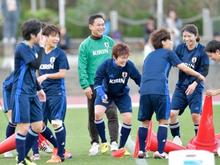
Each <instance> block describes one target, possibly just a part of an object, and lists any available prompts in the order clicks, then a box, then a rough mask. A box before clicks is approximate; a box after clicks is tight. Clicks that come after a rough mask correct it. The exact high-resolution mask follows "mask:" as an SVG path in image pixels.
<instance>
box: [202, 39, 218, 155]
mask: <svg viewBox="0 0 220 165" xmlns="http://www.w3.org/2000/svg"><path fill="white" fill-rule="evenodd" d="M205 51H206V52H207V54H208V57H209V58H210V59H211V60H213V61H216V62H219V61H220V42H219V41H216V40H212V41H210V42H209V43H208V44H207V45H206V47H205ZM219 94H220V89H208V90H207V91H206V95H209V96H216V95H219ZM219 151H220V148H219Z"/></svg>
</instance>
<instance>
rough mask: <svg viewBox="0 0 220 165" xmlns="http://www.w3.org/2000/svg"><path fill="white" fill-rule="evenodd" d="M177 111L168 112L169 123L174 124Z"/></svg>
mask: <svg viewBox="0 0 220 165" xmlns="http://www.w3.org/2000/svg"><path fill="white" fill-rule="evenodd" d="M178 114H179V111H176V110H171V111H170V122H171V123H175V122H176V120H177V117H178Z"/></svg>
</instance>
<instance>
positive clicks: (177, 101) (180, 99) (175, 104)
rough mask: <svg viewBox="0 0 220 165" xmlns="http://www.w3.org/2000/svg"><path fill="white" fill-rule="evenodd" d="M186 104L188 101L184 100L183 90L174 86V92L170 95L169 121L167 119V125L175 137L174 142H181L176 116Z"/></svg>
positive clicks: (182, 110)
mask: <svg viewBox="0 0 220 165" xmlns="http://www.w3.org/2000/svg"><path fill="white" fill-rule="evenodd" d="M187 105H188V102H187V100H186V94H185V90H184V89H181V88H179V87H176V89H175V91H174V94H173V96H172V101H171V111H170V121H169V127H170V131H171V134H172V136H173V138H174V139H177V140H174V142H175V141H179V142H181V140H180V123H179V121H178V116H179V115H181V114H182V113H183V112H184V110H185V108H186V106H187ZM181 143H182V142H181ZM181 143H179V144H181Z"/></svg>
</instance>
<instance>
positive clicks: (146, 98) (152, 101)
mask: <svg viewBox="0 0 220 165" xmlns="http://www.w3.org/2000/svg"><path fill="white" fill-rule="evenodd" d="M154 112H155V113H156V119H157V121H159V120H161V119H165V120H168V119H169V117H170V97H169V96H168V95H157V94H147V95H142V96H141V97H140V107H139V111H138V120H139V121H145V120H151V118H152V116H153V114H154Z"/></svg>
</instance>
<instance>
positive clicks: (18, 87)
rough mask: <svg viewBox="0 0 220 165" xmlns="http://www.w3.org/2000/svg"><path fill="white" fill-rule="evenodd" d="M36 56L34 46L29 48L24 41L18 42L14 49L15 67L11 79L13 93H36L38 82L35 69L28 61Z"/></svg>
mask: <svg viewBox="0 0 220 165" xmlns="http://www.w3.org/2000/svg"><path fill="white" fill-rule="evenodd" d="M37 57H38V54H37V52H36V50H35V48H34V47H33V48H31V47H29V46H28V45H26V44H25V43H20V44H18V45H17V46H16V49H15V67H14V80H13V88H12V93H13V94H17V95H20V94H27V95H30V96H31V95H36V93H37V89H38V84H37V78H36V69H34V68H33V67H31V66H30V63H31V62H32V61H34V60H36V58H37Z"/></svg>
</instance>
